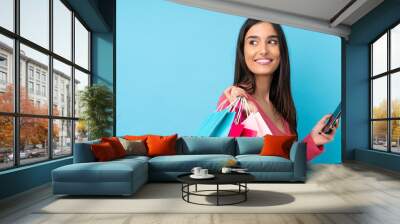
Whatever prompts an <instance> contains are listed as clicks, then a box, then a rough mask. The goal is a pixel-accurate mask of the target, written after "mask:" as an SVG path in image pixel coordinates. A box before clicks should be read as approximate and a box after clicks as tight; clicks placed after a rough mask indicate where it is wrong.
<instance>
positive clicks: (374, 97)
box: [370, 24, 400, 153]
mask: <svg viewBox="0 0 400 224" xmlns="http://www.w3.org/2000/svg"><path fill="white" fill-rule="evenodd" d="M370 51H371V78H370V80H371V145H372V149H375V150H380V151H386V152H393V153H400V88H399V87H400V24H398V25H396V26H394V27H393V28H391V29H389V30H388V31H387V32H386V33H384V34H383V35H382V36H380V37H379V38H378V39H377V40H376V41H374V42H373V43H372V44H371V45H370Z"/></svg>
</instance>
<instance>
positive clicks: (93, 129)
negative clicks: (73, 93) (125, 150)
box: [78, 84, 113, 140]
mask: <svg viewBox="0 0 400 224" xmlns="http://www.w3.org/2000/svg"><path fill="white" fill-rule="evenodd" d="M79 106H80V107H81V108H82V116H81V118H82V120H83V121H80V122H79V123H78V124H79V128H82V126H85V127H86V128H87V132H88V133H87V135H88V138H89V140H93V139H98V138H101V137H108V136H111V135H112V124H113V116H112V115H113V94H112V92H111V91H110V89H109V88H108V87H107V86H105V85H102V84H94V85H92V86H88V87H86V88H85V89H84V90H83V91H82V92H81V93H80V98H79Z"/></svg>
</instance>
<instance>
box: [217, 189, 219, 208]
mask: <svg viewBox="0 0 400 224" xmlns="http://www.w3.org/2000/svg"><path fill="white" fill-rule="evenodd" d="M218 205H219V184H217V206H218Z"/></svg>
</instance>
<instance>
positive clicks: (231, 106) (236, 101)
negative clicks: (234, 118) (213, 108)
mask: <svg viewBox="0 0 400 224" xmlns="http://www.w3.org/2000/svg"><path fill="white" fill-rule="evenodd" d="M239 102H240V97H237V98H236V99H235V100H234V101H233V102H231V103H230V104H229V105H228V106H227V107H226V109H228V110H229V111H230V112H232V109H235V108H236V106H237V104H238V103H239ZM223 105H224V103H221V104H220V105H219V106H218V108H217V111H221V110H222V107H223Z"/></svg>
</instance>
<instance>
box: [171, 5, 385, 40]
mask: <svg viewBox="0 0 400 224" xmlns="http://www.w3.org/2000/svg"><path fill="white" fill-rule="evenodd" d="M171 1H173V2H176V3H180V4H184V5H189V6H194V7H198V8H203V9H208V10H212V11H217V12H223V13H228V14H232V15H238V16H243V17H248V18H254V19H260V20H268V21H271V22H273V23H279V24H284V25H289V26H294V27H299V28H303V29H309V30H313V31H318V32H323V33H328V34H333V35H337V36H341V37H345V38H348V36H349V35H350V32H351V28H350V27H351V25H352V24H354V23H355V22H357V21H358V20H359V19H360V18H361V17H362V16H364V15H366V14H367V13H368V12H369V11H371V10H372V9H374V8H375V7H376V6H378V5H379V4H380V3H382V2H383V0H171Z"/></svg>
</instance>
